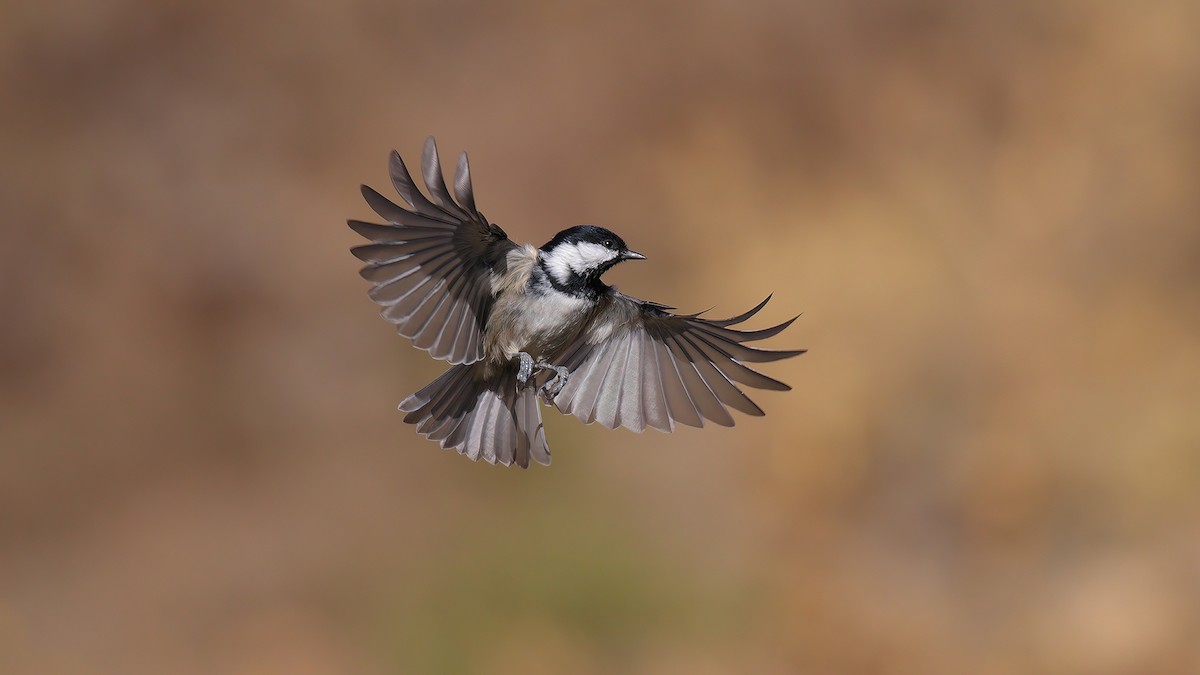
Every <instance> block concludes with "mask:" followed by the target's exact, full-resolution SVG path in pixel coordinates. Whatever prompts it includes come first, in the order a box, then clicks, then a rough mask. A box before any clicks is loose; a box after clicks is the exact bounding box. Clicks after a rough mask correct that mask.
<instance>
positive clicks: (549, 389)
mask: <svg viewBox="0 0 1200 675" xmlns="http://www.w3.org/2000/svg"><path fill="white" fill-rule="evenodd" d="M517 358H518V359H519V362H518V364H517V384H518V385H520V386H522V387H524V386H525V384H526V383H527V382H529V378H531V377H533V374H534V373H536V372H540V371H543V370H553V371H554V377H552V378H550V380H549V381H548V382H546V384H544V385H542V388H541V395H542V398H544V399H545V400H546V401H547V402H551V401H553V400H554V397H555V396H558V393H559V392H560V391H562V388H563V387H565V386H566V385H567V378H568V377H570V376H571V372H570V371H568V370H567V369H566V368H564V367H563V366H556V365H553V364H550V363H546V362H545V361H536V362H535V361H534V360H533V357H532V356H530V355H529V354H526V353H525V352H517Z"/></svg>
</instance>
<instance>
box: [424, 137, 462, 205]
mask: <svg viewBox="0 0 1200 675" xmlns="http://www.w3.org/2000/svg"><path fill="white" fill-rule="evenodd" d="M421 171H422V173H423V174H424V177H425V187H426V188H428V189H429V196H430V197H432V198H433V202H434V204H436V205H437V206H438V208H440V209H441V210H442V212H443V213H445V214H446V215H448V216H450V217H451V218H458V219H461V220H470V218H471V216H470V214H468V213H467V212H466V211H463V210H462V208H460V207H459V206H458V204H455V203H454V200H453V199H451V198H450V191H449V190H447V189H446V178H445V176H443V175H442V163H441V160H440V159H439V158H438V151H437V141H435V140H433V136H430V137H429V138H427V139H425V149H424V151H422V153H421Z"/></svg>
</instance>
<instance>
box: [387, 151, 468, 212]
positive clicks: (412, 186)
mask: <svg viewBox="0 0 1200 675" xmlns="http://www.w3.org/2000/svg"><path fill="white" fill-rule="evenodd" d="M388 174H389V175H390V176H391V179H392V187H394V188H396V192H399V193H400V196H401V197H403V198H404V201H406V202H408V205H409V206H411V207H412V208H413V210H415V211H416V212H417V213H418V214H420V215H421V216H423V217H425V218H427V219H430V220H434V221H437V222H441V223H445V224H446V225H449V226H451V227H454V226H457V223H455V222H454V220H453V218H452V217H451V216H450V215H449V214H447V213H446V212H445V211H443V210H442V209H440V208H438V206H437V204H434V203H433V202H431V201H429V199H428V198H427V197H426V196H425V195H424V194H422V193H421V191H420V190H418V189H417V184H416V182H415V181H413V179H412V176H411V175H410V174H409V173H408V167H407V166H405V165H404V160H403V159H401V157H400V153H398V152H396V151H395V150H393V151H392V156H391V159H390V161H389V162H388ZM380 215H383V214H380ZM384 217H385V218H386V217H387V216H384Z"/></svg>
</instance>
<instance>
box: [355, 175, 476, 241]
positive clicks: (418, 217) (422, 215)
mask: <svg viewBox="0 0 1200 675" xmlns="http://www.w3.org/2000/svg"><path fill="white" fill-rule="evenodd" d="M361 190H362V196H363V199H365V200H367V205H368V206H370V207H371V210H372V211H374V212H375V213H378V214H379V217H380V218H383V219H384V220H386V221H388V222H389V223H395V224H397V225H405V226H413V227H431V228H432V227H440V228H442V229H445V230H451V231H452V230H453V229H454V228H455V227H456V224H455V223H454V222H452V221H450V220H448V219H447V218H446V216H445V215H443V214H442V213H441V212H440V211H432V212H430V213H426V212H422V211H420V210H418V212H417V213H413V212H412V211H406V210H404V209H402V208H400V207H399V206H398V205H397V204H395V203H394V202H392V200H390V199H388V198H387V197H384V196H383V195H381V194H379V193H378V192H376V191H375V189H374V188H372V187H370V186H367V185H363V186H362V188H361ZM397 191H398V192H399V190H397ZM416 194H418V195H421V193H420V192H416ZM400 196H401V197H405V201H408V200H407V197H406V195H405V194H404V193H403V192H400ZM421 199H425V196H424V195H421ZM427 201H428V200H427ZM431 206H432V204H431ZM414 208H416V207H414ZM431 214H432V215H431Z"/></svg>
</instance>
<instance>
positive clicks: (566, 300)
mask: <svg viewBox="0 0 1200 675" xmlns="http://www.w3.org/2000/svg"><path fill="white" fill-rule="evenodd" d="M536 262H537V249H535V248H533V247H532V246H529V245H526V246H524V247H522V248H520V249H518V250H516V251H513V252H512V253H510V254H509V257H508V271H507V273H506V274H505V275H504V276H503V277H502V278H498V279H497V280H496V283H495V284H493V289H494V291H495V293H496V296H495V297H496V303H495V305H493V306H492V312H491V316H490V317H489V319H488V325H487V330H486V331H485V333H484V349H485V350H486V354H487V356H486V358H488V359H490V360H493V361H507V360H509V359H511V358H513V357H514V356H516V354H517V352H525V353H527V354H529V355H530V356H532V357H533V358H534V359H538V360H540V359H544V358H547V357H549V356H551V355H552V354H554V353H555V352H557V351H559V350H561V349H562V348H564V347H565V346H566V345H567V344H568V343H569V342H570V341H571V340H572V339H574V338H575V336H576V334H577V333H578V331H579V327H580V326H581V325H582V324H583V323H585V322H586V319H587V315H588V314H589V313H590V312H591V311H592V308H593V307H592V303H589V302H588V301H586V300H583V299H580V298H574V297H570V296H565V295H561V294H555V293H542V292H540V291H539V290H538V289H536V288H533V289H531V288H530V285H529V280H530V277H531V276H532V274H533V268H534V265H535V264H536Z"/></svg>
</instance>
